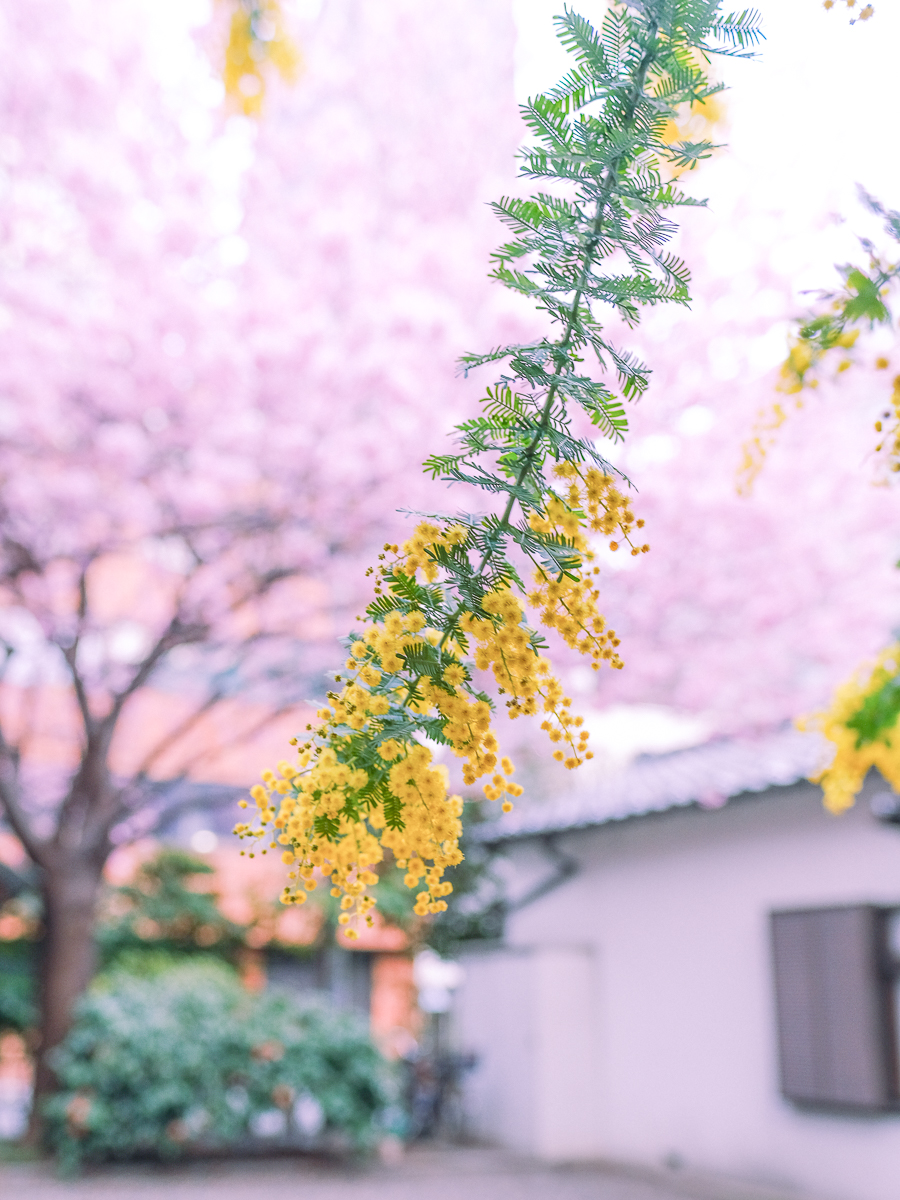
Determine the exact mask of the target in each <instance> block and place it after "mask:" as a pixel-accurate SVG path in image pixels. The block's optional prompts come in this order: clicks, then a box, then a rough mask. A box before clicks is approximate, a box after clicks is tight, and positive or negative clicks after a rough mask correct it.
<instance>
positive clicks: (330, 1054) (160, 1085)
mask: <svg viewBox="0 0 900 1200" xmlns="http://www.w3.org/2000/svg"><path fill="white" fill-rule="evenodd" d="M158 965H159V966H160V967H162V966H163V965H164V964H163V963H162V962H161V961H160V963H159V964H158ZM54 1068H55V1070H56V1072H57V1077H58V1079H59V1081H60V1085H61V1086H60V1090H59V1091H58V1092H57V1093H56V1094H55V1095H54V1096H53V1097H52V1098H51V1099H50V1100H49V1101H48V1102H47V1105H46V1108H45V1114H46V1121H47V1132H48V1138H49V1140H50V1143H51V1145H52V1146H53V1148H54V1149H55V1150H56V1152H57V1154H58V1156H59V1160H60V1167H61V1169H63V1170H64V1171H72V1170H77V1168H78V1167H79V1166H80V1164H81V1163H82V1162H84V1161H102V1160H105V1159H127V1158H135V1157H159V1158H173V1157H177V1156H179V1155H182V1154H184V1153H185V1152H187V1151H190V1150H194V1151H202V1150H206V1149H209V1150H213V1149H220V1148H226V1147H234V1148H238V1149H240V1148H242V1146H245V1145H246V1144H247V1143H249V1142H253V1141H254V1140H255V1141H257V1142H260V1141H265V1140H268V1141H269V1142H270V1143H272V1144H293V1145H298V1146H302V1145H313V1144H315V1145H325V1146H332V1147H335V1148H343V1149H348V1150H349V1149H357V1150H361V1149H366V1148H367V1147H369V1146H370V1145H371V1144H372V1143H373V1142H374V1141H375V1140H376V1139H377V1138H378V1137H379V1136H381V1135H382V1134H383V1133H384V1132H386V1131H387V1128H388V1125H389V1123H390V1116H389V1114H390V1113H391V1112H394V1113H396V1112H397V1110H396V1108H394V1107H393V1105H392V1101H393V1099H394V1089H393V1081H392V1076H391V1072H390V1068H389V1067H388V1064H387V1063H386V1062H385V1060H384V1059H383V1058H382V1057H381V1056H380V1054H379V1053H378V1051H377V1049H376V1048H375V1046H374V1044H373V1043H372V1040H371V1038H370V1037H369V1035H368V1033H367V1031H366V1030H365V1029H364V1027H363V1026H362V1025H361V1024H360V1022H359V1021H358V1019H355V1018H353V1017H351V1016H349V1015H345V1014H336V1013H333V1012H329V1011H327V1010H325V1009H323V1008H321V1007H318V1006H309V1005H306V1006H304V1005H301V1004H299V1003H298V1002H297V1001H295V1000H293V999H292V998H290V997H288V996H284V995H278V994H263V995H254V994H251V993H248V992H247V991H246V990H245V989H244V988H243V987H242V986H241V984H240V982H239V980H238V979H237V976H236V975H235V973H234V972H233V971H232V970H231V968H229V967H228V966H226V965H225V964H223V963H216V962H209V961H207V962H196V963H183V964H181V965H177V966H170V967H169V968H168V969H166V970H153V971H149V972H147V973H146V974H144V975H143V976H136V975H133V974H129V973H127V972H125V971H123V970H118V971H112V972H109V973H107V974H106V975H105V976H101V977H100V978H99V979H98V981H97V982H96V983H95V985H94V987H93V988H92V989H91V991H90V992H89V993H88V995H87V996H86V997H85V998H84V999H83V1000H82V1002H81V1005H80V1007H79V1011H78V1017H77V1020H76V1022H75V1025H74V1027H73V1029H72V1031H71V1033H70V1034H69V1036H68V1037H67V1038H66V1040H65V1042H64V1043H63V1045H62V1046H61V1047H60V1048H59V1050H58V1051H57V1052H56V1057H55V1061H54Z"/></svg>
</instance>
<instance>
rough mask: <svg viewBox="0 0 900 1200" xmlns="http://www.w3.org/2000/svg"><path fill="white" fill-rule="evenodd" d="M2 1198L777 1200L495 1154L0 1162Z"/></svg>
mask: <svg viewBox="0 0 900 1200" xmlns="http://www.w3.org/2000/svg"><path fill="white" fill-rule="evenodd" d="M0 1196H2V1197H3V1200H157V1198H159V1200H163V1198H164V1200H687V1198H691V1200H757V1198H758V1200H769V1198H770V1197H771V1198H772V1200H775V1197H774V1195H773V1193H771V1192H765V1191H757V1190H755V1189H753V1188H744V1187H739V1186H737V1187H733V1186H728V1185H726V1184H724V1183H723V1184H715V1183H712V1182H710V1181H705V1182H704V1181H702V1180H696V1179H693V1180H692V1179H691V1178H689V1177H688V1176H686V1175H684V1174H683V1173H682V1172H674V1171H673V1172H666V1173H663V1174H662V1175H661V1176H660V1177H659V1178H653V1176H652V1175H648V1176H646V1177H644V1178H640V1177H638V1176H636V1175H634V1174H627V1173H626V1174H623V1173H622V1172H621V1171H616V1170H614V1169H612V1168H604V1167H601V1166H569V1167H551V1166H542V1165H538V1164H535V1163H533V1162H530V1161H528V1160H524V1159H519V1158H515V1157H513V1156H511V1155H508V1154H504V1153H502V1152H500V1151H495V1150H484V1149H436V1148H432V1147H417V1148H415V1149H414V1150H412V1151H411V1152H409V1153H407V1154H406V1155H405V1156H404V1157H403V1159H402V1160H401V1161H400V1162H397V1163H394V1164H392V1165H387V1164H382V1163H374V1164H370V1165H368V1166H365V1167H357V1168H355V1169H354V1168H352V1167H348V1166H346V1165H343V1166H342V1165H338V1164H336V1163H330V1162H323V1161H315V1160H309V1159H280V1160H274V1161H273V1160H269V1161H259V1162H254V1161H250V1162H238V1163H216V1162H212V1163H209V1162H207V1163H193V1164H189V1165H180V1166H174V1167H149V1166H145V1167H128V1168H123V1167H110V1168H104V1169H102V1170H94V1171H92V1172H90V1173H88V1174H86V1175H85V1176H83V1177H82V1178H81V1179H79V1180H75V1181H73V1182H63V1181H61V1180H58V1179H56V1178H55V1177H54V1175H53V1171H52V1168H50V1167H48V1166H47V1165H46V1164H43V1163H5V1164H3V1163H0Z"/></svg>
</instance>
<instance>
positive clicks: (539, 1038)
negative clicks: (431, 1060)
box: [456, 785, 900, 1200]
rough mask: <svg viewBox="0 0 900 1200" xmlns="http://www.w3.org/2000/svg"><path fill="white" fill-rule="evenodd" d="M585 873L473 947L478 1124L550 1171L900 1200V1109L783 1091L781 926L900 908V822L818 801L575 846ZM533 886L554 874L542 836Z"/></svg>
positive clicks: (636, 829) (747, 805)
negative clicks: (551, 1166)
mask: <svg viewBox="0 0 900 1200" xmlns="http://www.w3.org/2000/svg"><path fill="white" fill-rule="evenodd" d="M560 845H561V847H562V848H563V849H564V850H565V851H566V852H570V853H572V854H574V856H575V857H577V858H578V859H579V861H580V862H581V869H580V871H579V872H578V874H577V875H575V876H574V877H573V878H572V879H570V880H569V881H568V882H566V883H565V884H563V885H562V886H561V887H559V888H558V889H556V890H555V891H553V892H551V893H549V894H548V895H546V896H545V897H544V898H543V899H541V900H539V901H536V902H535V903H534V904H532V905H530V906H528V907H526V908H524V909H522V910H521V911H519V912H518V913H517V914H515V915H514V916H513V917H512V918H511V919H510V921H509V924H508V930H507V945H506V947H505V948H504V949H503V950H502V951H494V952H487V953H485V952H482V953H473V954H470V955H469V956H468V957H467V959H466V968H467V979H466V983H465V984H464V986H463V988H462V990H461V993H460V996H459V1002H458V1006H457V1013H456V1023H457V1030H458V1037H459V1040H460V1042H461V1043H462V1044H463V1045H464V1047H465V1048H466V1049H473V1050H475V1051H476V1052H478V1054H479V1055H480V1057H481V1066H480V1068H479V1070H478V1071H476V1072H475V1073H474V1075H473V1077H472V1080H471V1085H470V1101H471V1104H470V1113H471V1118H472V1120H473V1121H474V1123H475V1124H476V1126H477V1127H478V1129H479V1131H480V1132H481V1133H482V1134H484V1135H485V1136H488V1137H491V1138H493V1139H495V1140H497V1141H500V1142H501V1143H503V1144H506V1145H509V1146H512V1147H515V1148H517V1149H521V1150H525V1151H531V1152H533V1153H536V1154H539V1155H541V1156H544V1157H548V1158H578V1157H580V1158H585V1157H602V1158H610V1159H618V1160H624V1161H632V1162H637V1163H645V1164H651V1165H656V1166H660V1165H662V1164H663V1163H664V1162H666V1161H667V1160H668V1161H672V1160H673V1159H677V1160H680V1161H683V1162H684V1163H685V1164H686V1165H687V1166H688V1167H692V1168H695V1169H698V1170H708V1171H710V1172H714V1173H720V1174H722V1175H727V1176H731V1177H735V1178H738V1179H743V1180H746V1181H748V1182H755V1183H760V1184H770V1185H772V1186H776V1187H784V1188H788V1189H790V1188H800V1189H801V1190H803V1189H805V1190H806V1191H807V1192H809V1193H811V1194H814V1195H821V1196H823V1197H835V1198H836V1200H898V1198H900V1115H888V1116H878V1117H864V1116H848V1115H843V1114H841V1115H826V1114H822V1113H813V1112H808V1111H801V1110H798V1109H795V1108H794V1107H792V1106H791V1105H790V1104H788V1103H787V1102H786V1101H784V1100H783V1099H782V1098H781V1097H780V1095H779V1092H778V1066H777V1049H776V1029H775V1018H774V997H773V987H772V977H771V966H770V957H769V940H768V939H769V933H768V914H769V912H770V911H771V910H773V909H778V908H790V907H799V906H815V905H831V904H836V903H854V902H876V903H887V904H895V903H900V829H894V828H888V827H885V826H883V825H881V824H879V823H877V822H876V821H875V820H874V819H873V818H872V817H871V815H870V814H869V811H868V805H867V803H866V802H865V801H863V802H861V803H860V805H859V806H858V807H857V808H856V809H855V810H854V811H853V812H851V813H850V814H848V815H847V816H845V817H842V818H834V817H831V816H829V815H828V814H826V813H825V812H824V811H823V809H822V807H821V802H820V799H819V793H818V791H817V789H814V788H812V787H811V786H809V785H799V786H797V787H794V788H785V789H778V790H775V791H772V792H769V793H766V794H765V795H763V796H760V797H754V798H749V799H743V800H739V801H732V802H731V803H730V804H729V805H727V806H726V807H725V808H723V809H721V810H718V811H714V812H704V811H701V810H697V809H690V810H682V811H674V812H670V813H667V814H663V815H659V816H651V817H645V818H641V819H638V820H632V821H629V822H625V823H621V824H617V825H610V826H606V827H603V828H601V829H596V830H591V831H582V832H577V833H571V834H567V835H565V837H563V838H561V839H560ZM513 853H514V857H515V860H516V861H517V863H518V864H519V867H520V870H521V875H522V877H523V879H526V878H530V879H534V878H535V877H536V876H537V875H538V874H539V873H540V872H541V871H543V872H544V873H545V874H549V873H550V871H551V870H552V864H551V863H550V862H546V863H544V864H543V865H541V861H540V848H539V843H536V842H530V843H523V844H521V845H520V846H519V847H517V848H516V849H515V850H514V852H513Z"/></svg>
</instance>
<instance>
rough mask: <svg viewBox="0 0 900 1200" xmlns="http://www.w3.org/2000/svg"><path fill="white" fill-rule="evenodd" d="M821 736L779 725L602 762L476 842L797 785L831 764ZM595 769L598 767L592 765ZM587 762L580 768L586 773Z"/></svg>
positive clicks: (715, 804) (478, 832) (481, 830)
mask: <svg viewBox="0 0 900 1200" xmlns="http://www.w3.org/2000/svg"><path fill="white" fill-rule="evenodd" d="M827 753H828V748H827V744H826V743H825V741H824V739H823V738H821V737H820V736H819V735H818V734H809V733H800V732H799V731H798V730H796V729H792V728H788V729H780V730H777V731H774V732H769V733H766V734H760V735H756V736H750V737H740V738H716V739H714V740H712V741H709V742H706V743H704V744H703V745H701V746H694V747H692V748H691V749H689V750H677V751H675V752H673V753H669V754H655V755H649V754H645V755H641V756H640V757H639V758H637V759H635V760H634V761H633V762H632V763H630V764H629V765H628V766H626V767H620V768H618V769H617V770H615V769H606V770H604V769H603V768H602V767H601V766H597V769H596V770H594V771H593V772H592V778H590V779H589V780H588V779H585V780H584V783H583V784H582V786H580V787H577V788H575V789H573V790H570V791H567V792H566V793H565V794H563V795H560V796H559V797H558V798H556V799H551V800H546V801H542V802H539V803H532V804H523V803H521V802H519V803H518V804H517V805H516V808H515V809H514V810H513V811H512V812H511V813H508V814H507V815H506V816H502V817H500V818H499V819H498V820H496V821H491V822H489V823H486V824H484V825H481V826H477V827H476V828H475V830H473V836H475V837H477V838H478V840H479V841H484V842H499V841H506V840H512V839H515V838H520V837H528V836H530V835H533V834H540V833H555V832H562V831H563V830H568V829H582V828H587V827H588V826H592V825H603V824H606V823H607V822H608V821H621V820H624V819H625V818H627V817H639V816H644V815H646V814H648V813H654V812H664V811H665V810H666V809H670V808H678V807H684V806H686V805H689V804H698V805H700V806H701V807H705V808H719V807H721V806H722V805H723V804H725V803H726V802H727V801H728V800H729V799H730V798H731V797H732V796H738V795H740V794H741V793H742V792H762V791H765V790H766V789H767V788H770V787H776V786H784V785H786V784H791V783H796V782H797V781H798V780H800V779H805V778H806V777H807V776H809V775H810V774H812V773H814V772H815V771H816V769H817V768H819V767H821V766H822V765H823V763H824V762H825V761H827ZM590 765H591V766H594V765H595V764H590ZM587 769H588V768H587V767H582V768H581V769H580V771H579V774H581V772H583V771H586V770H587Z"/></svg>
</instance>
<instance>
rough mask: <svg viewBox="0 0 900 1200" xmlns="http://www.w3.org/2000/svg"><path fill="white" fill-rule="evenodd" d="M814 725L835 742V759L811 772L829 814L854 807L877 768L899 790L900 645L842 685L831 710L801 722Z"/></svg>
mask: <svg viewBox="0 0 900 1200" xmlns="http://www.w3.org/2000/svg"><path fill="white" fill-rule="evenodd" d="M810 726H812V727H815V728H817V729H820V730H821V731H822V733H823V734H824V735H825V737H827V738H828V740H829V741H830V742H833V743H834V746H835V753H834V759H833V760H832V762H831V763H830V764H829V765H828V766H827V767H825V768H824V769H823V770H822V771H820V772H819V773H818V774H817V775H815V776H812V782H813V783H820V784H821V785H822V791H823V793H824V803H825V807H826V808H827V809H828V810H829V811H830V812H833V813H842V812H845V811H846V810H847V809H848V808H851V807H852V806H853V803H854V801H855V799H856V796H857V794H858V793H859V791H860V789H861V788H862V785H863V783H864V782H865V778H866V775H867V774H868V773H869V770H870V769H871V768H872V767H875V768H876V769H877V770H879V771H880V772H881V774H882V776H883V777H884V779H885V780H886V781H887V782H888V783H889V784H890V785H891V787H893V788H894V789H895V790H896V791H900V645H894V646H890V647H888V649H887V650H884V651H883V652H882V654H881V655H880V656H879V658H878V660H877V661H876V663H875V666H874V667H873V668H867V669H865V670H863V671H861V672H860V673H859V674H858V675H857V677H856V678H854V679H852V680H850V682H849V683H845V684H844V685H843V686H842V687H840V688H839V689H838V690H837V692H836V693H835V696H834V700H833V701H832V704H831V708H830V709H829V710H828V711H827V712H825V713H819V714H818V715H817V716H816V717H814V718H811V719H809V720H807V721H804V722H803V723H802V725H801V727H810Z"/></svg>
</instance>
